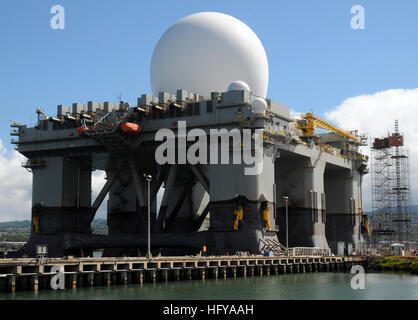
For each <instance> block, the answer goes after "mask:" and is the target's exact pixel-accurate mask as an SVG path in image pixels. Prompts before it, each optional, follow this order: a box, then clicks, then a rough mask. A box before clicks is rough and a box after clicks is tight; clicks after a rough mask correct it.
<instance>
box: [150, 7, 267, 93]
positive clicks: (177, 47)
mask: <svg viewBox="0 0 418 320" xmlns="http://www.w3.org/2000/svg"><path fill="white" fill-rule="evenodd" d="M268 75H269V72H268V61H267V56H266V52H265V50H264V47H263V45H262V44H261V41H260V39H259V38H258V37H257V35H256V34H255V33H254V32H253V31H252V30H251V29H250V28H249V27H248V26H247V25H246V24H244V23H243V22H241V21H240V20H238V19H236V18H234V17H232V16H229V15H227V14H223V13H218V12H199V13H195V14H192V15H190V16H187V17H185V18H183V19H181V20H179V21H177V22H176V23H175V24H174V25H172V26H171V27H170V28H169V29H168V30H167V31H166V32H165V33H164V34H163V35H162V36H161V38H160V40H159V41H158V43H157V45H156V47H155V49H154V52H153V55H152V59H151V68H150V78H151V89H152V93H153V95H154V96H157V95H158V93H159V92H161V91H166V92H169V93H172V94H175V93H176V91H177V89H184V90H188V91H191V92H194V93H197V94H200V95H202V96H204V97H210V93H211V92H213V91H218V92H224V91H226V89H227V88H228V85H229V84H231V82H233V81H236V80H237V79H240V80H241V81H243V82H245V83H247V84H248V86H249V87H250V88H251V90H252V92H253V93H254V94H255V95H256V96H260V97H265V96H266V93H267V86H268Z"/></svg>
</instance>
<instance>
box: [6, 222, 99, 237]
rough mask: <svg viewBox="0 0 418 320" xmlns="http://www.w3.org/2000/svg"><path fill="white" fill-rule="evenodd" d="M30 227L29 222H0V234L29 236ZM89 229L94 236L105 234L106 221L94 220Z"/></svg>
mask: <svg viewBox="0 0 418 320" xmlns="http://www.w3.org/2000/svg"><path fill="white" fill-rule="evenodd" d="M30 227H31V221H30V220H23V221H7V222H0V232H7V233H9V234H29V233H30ZM91 228H92V230H93V233H95V234H107V221H106V219H101V218H98V219H94V220H93V222H92V223H91Z"/></svg>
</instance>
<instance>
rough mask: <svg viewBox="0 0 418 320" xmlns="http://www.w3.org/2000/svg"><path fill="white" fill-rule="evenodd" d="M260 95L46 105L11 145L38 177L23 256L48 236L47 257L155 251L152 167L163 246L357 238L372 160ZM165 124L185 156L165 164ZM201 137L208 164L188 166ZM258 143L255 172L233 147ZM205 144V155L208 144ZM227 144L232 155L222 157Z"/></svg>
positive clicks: (159, 248)
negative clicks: (100, 226)
mask: <svg viewBox="0 0 418 320" xmlns="http://www.w3.org/2000/svg"><path fill="white" fill-rule="evenodd" d="M252 101H253V99H252V97H251V94H250V93H249V92H247V91H229V92H223V93H217V92H213V93H212V96H211V97H210V98H209V99H206V100H205V99H202V97H199V96H198V95H196V94H193V93H190V92H187V91H184V90H178V91H177V95H175V96H174V95H171V94H168V93H164V92H162V93H160V94H159V97H158V98H156V97H152V96H149V95H142V96H141V97H140V98H138V105H137V107H131V106H130V105H129V104H127V103H123V102H120V103H119V104H115V103H111V102H105V103H103V104H101V103H97V102H93V101H90V102H88V105H87V106H86V105H83V104H79V103H74V104H73V105H72V107H67V106H64V105H59V106H58V112H57V116H56V117H50V118H48V117H46V115H45V114H44V113H43V112H42V110H39V109H38V110H37V112H38V116H39V118H38V124H37V125H36V126H35V127H31V128H29V127H27V126H25V125H21V124H18V123H13V124H12V127H14V128H15V129H14V131H12V135H15V136H18V139H17V140H15V141H12V143H16V145H17V148H16V149H17V150H18V151H19V152H20V153H21V154H23V155H24V156H26V157H27V162H26V163H25V164H24V165H23V166H24V167H25V168H27V169H28V170H30V171H31V172H32V174H33V187H32V190H33V191H32V192H33V194H32V230H31V236H30V240H29V242H28V243H27V244H26V245H25V246H24V247H23V249H22V250H21V251H20V252H19V254H20V255H27V256H35V255H36V250H35V248H36V245H47V246H48V255H49V256H65V255H75V256H80V255H91V251H92V250H94V249H99V248H102V249H104V252H103V255H105V256H123V255H131V256H137V255H145V253H146V249H147V234H148V233H147V232H148V205H147V203H148V191H147V190H148V185H147V184H148V181H147V180H146V179H145V178H144V174H146V175H151V176H152V180H151V182H150V192H149V196H150V203H151V205H150V225H151V236H150V238H151V249H152V252H153V253H156V252H161V253H162V254H170V255H184V254H194V253H196V252H199V251H201V250H202V248H203V246H205V247H206V248H207V253H208V254H226V253H229V254H235V253H237V252H249V253H260V252H261V251H263V250H265V249H267V250H273V251H274V249H275V246H278V243H279V242H280V243H282V244H284V245H286V243H287V241H288V246H289V247H295V246H297V247H319V248H328V247H329V245H330V244H331V242H337V241H339V242H344V243H348V244H349V243H351V244H353V245H354V246H355V247H359V244H360V243H361V242H362V241H364V239H363V235H364V232H365V228H364V217H363V215H362V198H361V185H362V176H363V175H364V174H365V173H366V172H367V170H366V169H365V168H366V164H367V157H365V156H363V155H361V153H359V151H358V148H357V147H358V143H357V144H356V142H355V141H350V139H346V137H344V136H342V135H341V134H339V133H338V132H331V133H324V134H320V135H308V136H307V135H306V132H302V131H301V130H299V129H298V126H296V124H297V123H296V122H295V120H294V119H291V117H290V113H289V108H288V107H287V106H284V105H282V104H280V103H277V102H275V101H272V100H267V109H266V110H260V108H256V107H254V104H253V105H252ZM162 128H165V129H166V133H167V132H172V136H170V133H167V136H169V137H171V138H173V139H174V141H175V144H174V152H175V163H168V164H159V163H158V162H157V161H156V150H157V148H158V146H160V145H161V144H162V143H167V145H168V142H167V141H168V140H170V139H165V140H164V141H163V142H162V141H156V133H157V131H158V130H159V129H162ZM167 129H169V130H170V131H168V130H167ZM196 129H200V130H198V131H196ZM256 129H262V140H261V145H259V146H258V147H257V145H256V141H255V140H257V139H254V135H253V138H252V140H251V143H248V141H247V143H245V140H244V136H245V134H244V131H245V130H247V131H248V130H251V131H250V132H251V133H252V134H254V132H255V131H256ZM193 130H195V131H193ZM222 130H223V131H222ZM216 132H218V133H216ZM222 132H223V133H222ZM196 133H198V134H196ZM237 134H239V139H240V140H239V142H238V143H236V141H235V144H234V143H233V141H234V138H233V137H234V135H235V136H237ZM193 135H195V136H194V137H193ZM196 135H197V136H199V139H202V140H201V141H200V142H202V141H206V142H207V145H206V147H205V148H206V149H205V150H207V154H206V156H207V157H206V159H207V161H204V160H203V161H200V163H190V161H188V160H189V159H188V157H186V155H187V152H189V151H190V147H193V145H194V143H195V141H194V140H195V139H196V141H197V139H198V138H197V137H196ZM214 135H215V138H219V140H212V141H217V142H216V148H214V149H211V148H210V147H211V146H212V147H213V145H211V143H210V139H211V138H213V136H214ZM217 135H218V136H217ZM187 136H188V137H189V138H187V139H186V137H187ZM224 137H226V139H225V140H224V141H223V142H222V139H223V138H224ZM182 139H183V140H182ZM179 140H181V141H179ZM182 141H186V142H182ZM228 142H231V143H230V144H229V145H228V146H227V147H226V149H224V150H222V148H223V147H225V144H228ZM181 143H185V144H186V145H187V150H189V151H187V152H186V151H185V150H184V149H182V148H180V147H179V146H180V144H181ZM195 146H196V145H195ZM260 146H262V151H261V153H259V154H261V156H260V158H259V159H258V160H259V161H260V162H259V164H262V170H259V171H260V172H257V174H254V173H253V174H246V173H247V172H246V170H247V169H249V168H251V167H254V164H246V163H245V162H244V161H242V158H241V162H238V161H236V162H238V163H236V164H234V163H233V161H232V159H233V156H234V155H237V154H240V155H241V156H243V155H244V153H245V152H247V153H248V152H252V153H249V154H250V155H253V156H255V154H256V153H257V152H258V151H259V150H260ZM257 148H258V149H257ZM199 150H200V151H199V154H198V155H199V156H202V158H201V159H204V156H205V155H204V153H205V152H204V149H199ZM214 150H218V151H219V152H217V154H216V153H215V152H214ZM225 150H226V151H225ZM171 151H173V150H166V153H165V154H166V155H167V153H168V152H171ZM195 151H196V150H195ZM222 151H224V152H222ZM190 152H191V151H190ZM225 152H226V153H227V156H228V154H229V156H230V157H229V160H228V163H226V164H223V163H224V162H225V159H224V161H223V162H222V161H221V160H222V157H224V156H225ZM195 154H196V153H195ZM94 170H103V171H105V172H106V183H105V184H104V186H103V188H102V190H101V191H100V193H99V194H98V196H97V197H96V198H95V199H92V186H91V185H92V171H94ZM162 187H163V189H161V188H162ZM160 189H161V190H163V191H164V193H163V196H162V199H161V204H160V205H158V206H157V193H158V191H159V190H160ZM107 195H108V200H107V224H108V235H94V234H92V231H91V227H90V225H91V222H92V220H93V219H94V217H95V215H96V212H97V210H98V208H99V206H100V205H101V203H102V202H103V201H104V199H105V198H106V196H107ZM285 197H287V198H285ZM286 208H287V210H286ZM286 212H287V214H286ZM286 217H287V219H286ZM286 220H287V224H286ZM286 230H288V235H286ZM362 234H363V235H362Z"/></svg>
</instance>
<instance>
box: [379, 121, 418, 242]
mask: <svg viewBox="0 0 418 320" xmlns="http://www.w3.org/2000/svg"><path fill="white" fill-rule="evenodd" d="M400 136H401V134H400V133H399V129H398V121H397V120H395V133H394V134H393V135H392V137H400ZM371 169H372V170H371V172H372V175H371V176H372V206H373V215H372V219H371V229H372V242H373V244H374V245H375V246H386V245H388V244H390V243H392V242H394V241H396V242H400V243H402V242H405V241H408V240H409V232H410V221H411V217H410V215H411V194H410V184H409V156H408V150H407V148H406V147H405V146H403V145H401V146H399V145H396V146H386V147H378V148H375V147H372V148H371Z"/></svg>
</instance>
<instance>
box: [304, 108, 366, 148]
mask: <svg viewBox="0 0 418 320" xmlns="http://www.w3.org/2000/svg"><path fill="white" fill-rule="evenodd" d="M296 128H298V129H300V130H302V132H303V135H305V136H313V135H314V132H315V130H316V129H317V128H322V129H325V130H329V131H334V132H337V133H339V134H340V135H342V136H343V137H344V138H346V139H348V140H353V141H356V142H359V143H361V139H360V138H358V137H356V136H355V135H354V134H352V133H351V132H348V131H345V130H342V129H340V128H338V127H337V126H335V125H333V124H331V123H329V122H327V121H325V120H323V119H321V118H320V117H318V116H316V115H314V114H313V113H312V112H310V113H307V114H305V115H304V116H302V119H298V120H296Z"/></svg>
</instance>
